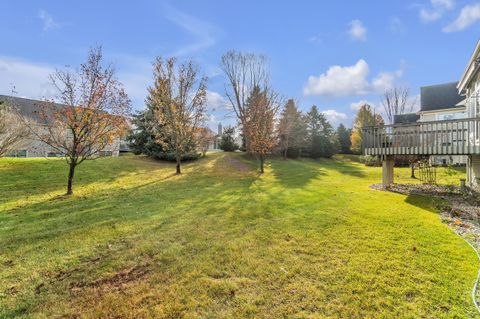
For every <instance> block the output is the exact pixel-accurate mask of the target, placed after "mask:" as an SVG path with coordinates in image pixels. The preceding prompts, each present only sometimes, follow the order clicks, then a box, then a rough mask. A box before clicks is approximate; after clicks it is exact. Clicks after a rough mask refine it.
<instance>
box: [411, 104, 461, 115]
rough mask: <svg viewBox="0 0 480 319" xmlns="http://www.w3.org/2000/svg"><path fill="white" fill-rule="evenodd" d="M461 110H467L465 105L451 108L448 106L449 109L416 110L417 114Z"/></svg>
mask: <svg viewBox="0 0 480 319" xmlns="http://www.w3.org/2000/svg"><path fill="white" fill-rule="evenodd" d="M461 111H467V107H466V106H461V107H452V108H449V109H438V110H428V111H418V113H417V114H418V115H422V114H436V113H450V112H461Z"/></svg>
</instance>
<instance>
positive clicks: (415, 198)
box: [405, 194, 442, 214]
mask: <svg viewBox="0 0 480 319" xmlns="http://www.w3.org/2000/svg"><path fill="white" fill-rule="evenodd" d="M405 202H406V203H408V204H410V205H413V206H416V207H418V208H421V209H424V210H426V211H429V212H431V213H435V214H438V213H439V212H438V209H436V208H435V207H436V205H438V204H440V203H441V202H442V199H439V198H436V197H432V196H426V195H418V194H410V195H408V196H407V197H406V198H405Z"/></svg>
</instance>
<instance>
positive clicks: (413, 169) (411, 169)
mask: <svg viewBox="0 0 480 319" xmlns="http://www.w3.org/2000/svg"><path fill="white" fill-rule="evenodd" d="M410 177H411V178H416V177H415V163H413V162H412V163H410Z"/></svg>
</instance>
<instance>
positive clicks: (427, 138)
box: [362, 118, 480, 155]
mask: <svg viewBox="0 0 480 319" xmlns="http://www.w3.org/2000/svg"><path fill="white" fill-rule="evenodd" d="M362 134H363V139H362V140H363V150H364V154H365V155H468V154H480V118H468V119H457V120H446V121H431V122H415V123H409V124H393V125H382V126H367V127H364V128H363V129H362Z"/></svg>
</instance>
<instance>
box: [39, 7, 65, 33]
mask: <svg viewBox="0 0 480 319" xmlns="http://www.w3.org/2000/svg"><path fill="white" fill-rule="evenodd" d="M38 17H39V18H40V19H41V20H42V22H43V32H46V31H48V30H50V29H55V28H58V27H60V25H59V24H58V23H57V22H55V21H54V20H53V17H52V16H51V15H50V14H49V13H48V12H47V11H45V10H40V11H38Z"/></svg>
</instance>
